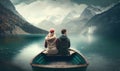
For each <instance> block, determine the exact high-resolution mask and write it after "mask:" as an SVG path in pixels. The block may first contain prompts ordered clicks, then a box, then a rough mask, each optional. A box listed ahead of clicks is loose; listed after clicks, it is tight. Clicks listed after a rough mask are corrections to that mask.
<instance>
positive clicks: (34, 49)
mask: <svg viewBox="0 0 120 71" xmlns="http://www.w3.org/2000/svg"><path fill="white" fill-rule="evenodd" d="M42 50H43V46H40V44H39V43H32V44H31V45H28V46H25V47H24V49H22V50H20V53H19V54H17V55H16V56H15V57H14V58H13V63H14V64H16V65H18V66H20V67H22V68H23V69H25V70H27V71H32V69H31V66H30V62H31V61H32V59H33V58H34V57H35V56H36V55H37V54H39V53H40V52H41V51H42Z"/></svg>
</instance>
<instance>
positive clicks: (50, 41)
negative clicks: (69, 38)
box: [45, 35, 58, 54]
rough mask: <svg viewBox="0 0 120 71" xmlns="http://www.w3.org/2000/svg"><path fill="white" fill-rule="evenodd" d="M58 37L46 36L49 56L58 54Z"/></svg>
mask: <svg viewBox="0 0 120 71" xmlns="http://www.w3.org/2000/svg"><path fill="white" fill-rule="evenodd" d="M56 40H57V38H56V36H55V35H53V36H49V35H48V36H46V38H45V48H46V53H47V54H57V53H58V50H57V48H56Z"/></svg>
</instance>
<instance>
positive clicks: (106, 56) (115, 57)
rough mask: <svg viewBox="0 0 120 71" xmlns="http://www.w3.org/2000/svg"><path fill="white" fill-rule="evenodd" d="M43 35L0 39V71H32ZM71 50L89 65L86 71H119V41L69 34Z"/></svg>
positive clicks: (42, 45) (42, 46)
mask: <svg viewBox="0 0 120 71" xmlns="http://www.w3.org/2000/svg"><path fill="white" fill-rule="evenodd" d="M44 38H45V36H44V35H20V36H10V37H3V38H0V71H32V68H31V65H30V63H31V61H32V59H33V58H34V57H35V56H36V55H37V54H39V53H40V52H41V51H42V50H44ZM69 38H70V40H71V48H72V49H74V50H76V51H78V52H80V53H82V54H83V55H84V56H85V57H86V59H87V60H88V62H89V66H88V68H87V71H120V55H119V54H120V41H119V40H116V39H107V38H104V37H97V36H93V35H69Z"/></svg>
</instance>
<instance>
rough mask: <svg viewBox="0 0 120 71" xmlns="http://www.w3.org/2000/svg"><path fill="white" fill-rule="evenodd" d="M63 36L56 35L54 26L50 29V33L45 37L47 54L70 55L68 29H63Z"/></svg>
mask: <svg viewBox="0 0 120 71" xmlns="http://www.w3.org/2000/svg"><path fill="white" fill-rule="evenodd" d="M61 34H62V35H61V36H60V37H59V38H57V37H56V35H55V30H54V29H53V28H52V29H50V31H49V34H48V35H47V36H46V38H45V48H46V51H45V53H46V54H60V55H68V54H69V51H68V48H70V40H69V38H68V37H67V30H66V29H62V30H61Z"/></svg>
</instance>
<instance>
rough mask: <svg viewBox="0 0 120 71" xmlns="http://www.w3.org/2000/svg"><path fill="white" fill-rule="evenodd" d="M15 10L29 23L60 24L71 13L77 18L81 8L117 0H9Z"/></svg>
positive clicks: (108, 4) (116, 0)
mask: <svg viewBox="0 0 120 71" xmlns="http://www.w3.org/2000/svg"><path fill="white" fill-rule="evenodd" d="M11 1H12V3H13V4H14V5H15V7H16V10H17V11H18V12H19V13H20V14H21V15H22V16H23V17H24V18H25V19H26V20H27V21H28V22H30V23H31V24H33V25H35V26H38V25H40V23H41V22H42V21H45V20H46V21H51V22H53V23H54V24H56V25H57V24H61V22H62V21H63V20H64V18H65V17H66V16H67V15H68V14H69V13H73V12H74V14H73V16H71V18H78V17H79V16H80V14H81V13H82V12H83V10H84V9H85V8H86V7H87V6H89V5H93V6H96V7H98V6H99V7H108V6H110V5H112V4H114V3H117V2H118V1H119V0H109V1H108V0H11Z"/></svg>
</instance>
